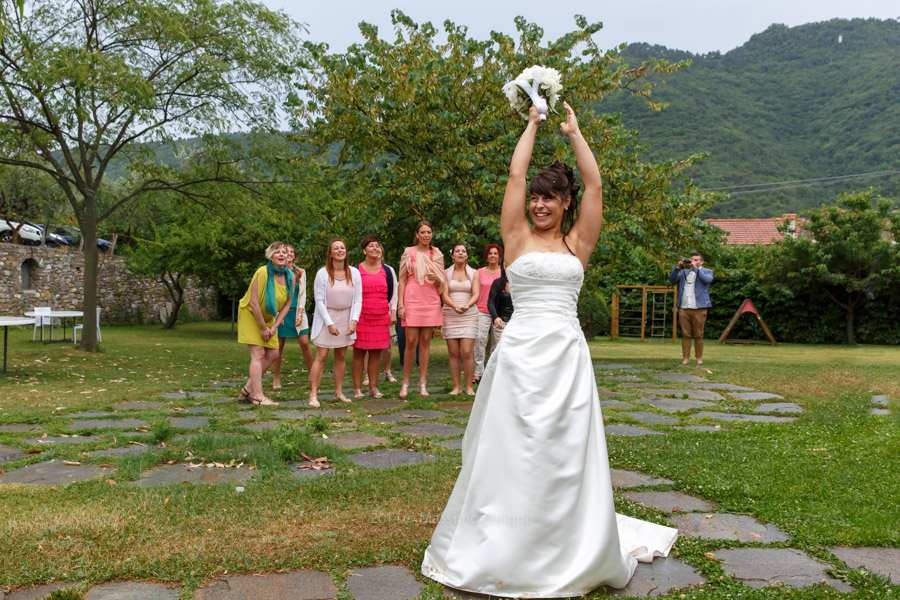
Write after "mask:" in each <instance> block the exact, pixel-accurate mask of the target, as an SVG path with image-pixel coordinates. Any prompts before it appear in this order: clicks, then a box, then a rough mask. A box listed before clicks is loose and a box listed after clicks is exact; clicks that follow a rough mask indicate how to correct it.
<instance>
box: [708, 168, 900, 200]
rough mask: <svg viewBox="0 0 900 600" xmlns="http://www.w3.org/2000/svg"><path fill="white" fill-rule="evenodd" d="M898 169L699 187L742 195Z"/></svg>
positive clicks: (826, 182) (895, 173) (897, 172)
mask: <svg viewBox="0 0 900 600" xmlns="http://www.w3.org/2000/svg"><path fill="white" fill-rule="evenodd" d="M898 174H900V171H870V172H868V173H854V174H852V175H835V176H832V177H817V178H815V179H794V180H790V181H770V182H767V183H748V184H744V185H731V186H725V187H716V188H701V189H700V191H701V192H723V191H729V190H741V191H737V192H731V194H730V195H732V196H742V195H744V194H756V193H759V192H773V191H778V190H789V189H793V188H798V187H805V186H808V185H819V184H829V183H838V182H840V181H845V180H847V179H856V178H859V177H886V176H888V175H898Z"/></svg>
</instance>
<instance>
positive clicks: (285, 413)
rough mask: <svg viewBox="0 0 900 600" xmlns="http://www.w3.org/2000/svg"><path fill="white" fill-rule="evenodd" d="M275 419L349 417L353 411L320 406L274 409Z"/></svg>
mask: <svg viewBox="0 0 900 600" xmlns="http://www.w3.org/2000/svg"><path fill="white" fill-rule="evenodd" d="M274 416H275V418H277V419H308V418H310V417H322V418H323V419H350V418H352V417H353V413H351V412H347V410H346V409H343V410H342V409H337V408H322V409H318V408H317V409H310V410H276V411H275V414H274Z"/></svg>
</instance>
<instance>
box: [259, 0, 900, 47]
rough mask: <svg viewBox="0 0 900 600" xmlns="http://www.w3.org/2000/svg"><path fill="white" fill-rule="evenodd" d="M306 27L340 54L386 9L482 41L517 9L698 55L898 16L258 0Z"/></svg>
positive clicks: (859, 7)
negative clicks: (775, 32) (778, 35)
mask: <svg viewBox="0 0 900 600" xmlns="http://www.w3.org/2000/svg"><path fill="white" fill-rule="evenodd" d="M262 2H263V3H264V4H266V5H267V6H269V7H271V8H275V9H280V10H284V11H285V12H287V13H288V14H289V15H291V16H292V17H293V18H294V19H295V20H296V21H300V22H303V23H306V24H307V25H308V27H309V33H308V34H307V35H306V37H307V39H310V40H312V41H316V42H327V43H328V45H329V46H330V48H331V50H332V51H333V52H339V51H343V50H344V49H346V47H347V46H348V45H350V44H352V43H354V42H357V41H360V39H361V38H360V34H359V28H358V27H357V24H358V23H359V22H360V21H366V22H368V23H372V24H373V25H377V26H378V29H379V34H380V36H381V37H382V38H385V39H391V38H392V31H391V20H390V13H391V10H392V9H394V8H399V9H400V10H402V11H403V12H405V13H406V14H407V15H409V16H410V17H412V19H413V20H414V21H416V22H417V23H424V22H426V21H431V22H432V23H433V24H434V25H436V26H440V25H441V24H442V23H443V22H444V21H445V20H446V19H450V20H451V21H453V22H455V23H456V24H458V25H466V26H468V28H469V34H470V36H472V37H475V38H477V39H486V38H487V37H488V35H489V33H490V31H492V30H496V31H502V32H504V33H507V34H513V33H515V23H514V22H513V18H514V17H515V16H516V15H522V16H524V17H525V18H526V19H528V20H529V21H530V22H533V23H537V24H538V25H540V26H542V27H543V28H544V30H545V39H555V38H556V37H558V36H560V35H562V34H565V33H567V32H569V31H572V30H573V29H574V28H575V22H574V20H573V15H575V14H583V15H584V16H585V17H587V18H588V20H589V21H592V22H594V21H601V22H602V23H603V26H604V27H603V29H602V30H601V31H600V32H599V33H597V35H596V36H595V38H594V39H595V41H596V42H597V44H598V45H599V46H600V47H601V48H604V49H605V48H611V47H613V46H615V45H617V44H620V43H622V42H647V43H651V44H661V45H664V46H668V47H669V48H673V49H679V50H689V51H691V52H694V53H705V52H710V51H713V50H719V51H721V52H727V51H728V50H731V49H733V48H736V47H737V46H740V45H741V44H743V43H744V42H746V41H747V40H748V39H749V38H750V36H751V35H753V34H754V33H759V32H761V31H763V30H764V29H766V28H767V27H768V26H769V25H771V24H772V23H783V24H785V25H789V26H794V25H802V24H804V23H813V22H816V21H827V20H829V19H834V18H847V19H849V18H868V17H876V18H880V19H897V18H900V2H898V0H853V1H849V2H848V1H847V0H687V1H686V2H676V1H674V0H671V1H670V0H630V1H621V0H619V1H616V2H611V1H610V0H574V1H572V2H548V1H547V0H542V1H541V2H537V1H535V0H518V1H516V0H453V1H449V2H433V1H429V0H424V1H422V0H326V1H324V2H309V1H306V2H301V1H300V0H262Z"/></svg>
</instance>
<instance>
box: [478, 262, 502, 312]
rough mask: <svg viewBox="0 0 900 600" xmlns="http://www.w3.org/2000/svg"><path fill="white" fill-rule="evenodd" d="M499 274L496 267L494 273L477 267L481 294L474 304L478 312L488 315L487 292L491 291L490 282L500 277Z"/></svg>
mask: <svg viewBox="0 0 900 600" xmlns="http://www.w3.org/2000/svg"><path fill="white" fill-rule="evenodd" d="M501 274H502V273H501V272H500V269H497V272H496V273H488V270H487V269H485V268H481V269H478V277H479V278H480V279H481V295H480V296H478V303H477V304H476V305H475V306H476V307H477V308H478V312H482V313H484V314H486V315H488V316H490V314H491V311H489V310H488V306H487V301H488V294H490V293H491V284H492V283H494V282H495V281H497V280H498V279H500V275H501Z"/></svg>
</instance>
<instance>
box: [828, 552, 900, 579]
mask: <svg viewBox="0 0 900 600" xmlns="http://www.w3.org/2000/svg"><path fill="white" fill-rule="evenodd" d="M829 550H830V551H831V553H832V554H834V555H835V556H837V557H838V558H839V559H841V560H842V561H844V562H845V563H847V566H849V567H850V568H851V569H858V568H860V567H865V568H866V569H868V570H870V571H872V572H873V573H878V574H879V575H886V576H887V577H890V578H891V583H893V584H894V585H900V548H846V547H837V548H829Z"/></svg>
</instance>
